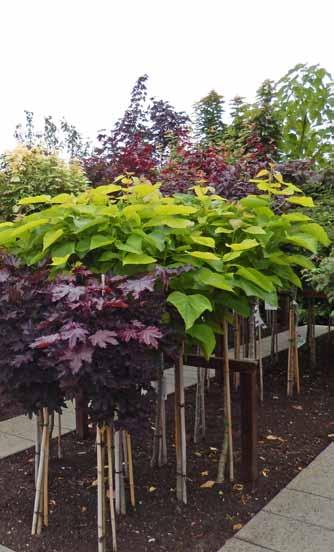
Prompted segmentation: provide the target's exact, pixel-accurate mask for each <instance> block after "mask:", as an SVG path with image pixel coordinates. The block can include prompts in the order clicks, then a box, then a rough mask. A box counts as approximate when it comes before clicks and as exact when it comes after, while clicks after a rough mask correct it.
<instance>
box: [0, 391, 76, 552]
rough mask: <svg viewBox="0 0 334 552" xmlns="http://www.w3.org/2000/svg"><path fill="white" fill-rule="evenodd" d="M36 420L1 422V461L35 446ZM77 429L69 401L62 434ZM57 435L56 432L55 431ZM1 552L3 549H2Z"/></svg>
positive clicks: (25, 417)
mask: <svg viewBox="0 0 334 552" xmlns="http://www.w3.org/2000/svg"><path fill="white" fill-rule="evenodd" d="M35 423H36V422H35V419H33V420H30V419H29V418H28V416H16V418H11V419H10V420H4V421H3V422H0V459H2V458H6V457H7V456H10V455H11V454H16V453H17V452H21V451H22V450H26V449H28V448H30V447H32V446H34V445H35ZM73 429H75V412H74V406H73V404H72V403H71V402H70V401H69V402H68V403H67V409H66V410H64V412H63V415H62V434H63V435H64V434H65V433H69V432H70V431H73ZM54 434H55V435H56V430H55V431H54ZM0 552H2V551H1V548H0Z"/></svg>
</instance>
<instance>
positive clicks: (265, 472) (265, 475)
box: [261, 468, 269, 477]
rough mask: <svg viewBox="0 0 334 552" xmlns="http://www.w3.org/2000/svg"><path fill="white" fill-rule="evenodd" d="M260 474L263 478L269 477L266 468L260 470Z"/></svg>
mask: <svg viewBox="0 0 334 552" xmlns="http://www.w3.org/2000/svg"><path fill="white" fill-rule="evenodd" d="M261 473H262V475H263V476H264V477H268V475H269V470H268V468H264V470H262V472H261Z"/></svg>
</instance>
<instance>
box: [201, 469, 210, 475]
mask: <svg viewBox="0 0 334 552" xmlns="http://www.w3.org/2000/svg"><path fill="white" fill-rule="evenodd" d="M201 475H209V472H208V470H205V471H202V472H201Z"/></svg>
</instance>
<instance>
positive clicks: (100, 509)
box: [96, 425, 106, 552]
mask: <svg viewBox="0 0 334 552" xmlns="http://www.w3.org/2000/svg"><path fill="white" fill-rule="evenodd" d="M102 448H103V437H102V431H101V428H100V427H99V426H98V425H97V426H96V456H97V534H98V552H105V550H106V548H105V538H106V536H105V531H104V527H105V522H104V519H103V515H104V512H105V509H104V506H103V498H104V492H103V487H104V462H103V456H104V455H103V454H102Z"/></svg>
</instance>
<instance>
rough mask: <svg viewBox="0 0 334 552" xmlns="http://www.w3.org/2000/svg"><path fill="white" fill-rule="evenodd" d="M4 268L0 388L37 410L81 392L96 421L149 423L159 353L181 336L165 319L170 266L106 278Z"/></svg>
mask: <svg viewBox="0 0 334 552" xmlns="http://www.w3.org/2000/svg"><path fill="white" fill-rule="evenodd" d="M1 266H2V268H1V274H2V277H1V282H0V388H1V389H2V391H3V392H4V393H6V394H7V395H8V396H11V397H12V398H13V399H16V400H18V401H20V402H21V403H22V404H23V406H24V408H25V410H26V411H27V412H29V413H32V412H36V411H37V410H38V409H39V408H41V407H43V406H48V407H49V409H50V410H51V411H53V410H58V411H59V410H60V409H61V408H62V406H63V404H64V399H65V397H66V398H70V397H73V396H75V394H76V393H77V392H78V391H79V390H81V391H83V392H84V393H85V395H86V396H87V397H88V399H89V401H90V413H91V415H92V418H93V419H95V420H96V421H102V420H108V419H113V418H114V416H115V415H117V417H118V420H119V424H125V425H127V426H128V425H129V424H131V423H132V422H135V423H138V418H140V419H142V420H144V419H145V418H146V416H145V412H146V407H147V406H148V405H150V404H151V402H150V393H149V392H150V391H152V389H151V381H152V380H153V379H154V378H155V375H156V366H157V363H158V362H159V359H160V350H161V348H164V349H165V350H166V347H167V349H168V347H169V349H171V350H172V348H173V347H174V346H175V347H176V348H177V349H178V348H179V347H180V339H181V337H182V336H181V335H177V334H176V330H175V325H173V329H172V330H171V329H170V328H169V326H168V325H164V324H163V323H162V320H163V319H164V317H166V316H167V317H168V316H169V314H168V313H167V312H166V302H165V293H166V287H165V284H166V283H167V281H168V278H169V276H170V275H169V273H168V271H164V270H162V269H158V270H156V271H155V272H153V273H151V274H145V275H143V276H142V277H137V278H131V279H127V278H126V277H113V276H109V275H106V277H105V281H103V283H101V280H100V279H99V278H97V277H94V276H93V275H92V274H90V273H89V272H88V271H87V270H78V271H77V272H76V273H74V274H73V275H70V276H63V277H58V278H57V279H56V280H55V281H50V280H49V279H48V272H47V271H46V270H45V269H43V268H41V269H39V270H37V271H35V272H32V271H31V270H30V269H27V268H24V267H22V268H20V267H17V266H16V265H15V264H13V263H12V260H11V259H8V258H6V257H3V258H2V259H1ZM171 275H173V272H172V273H171ZM180 327H182V325H180Z"/></svg>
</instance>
